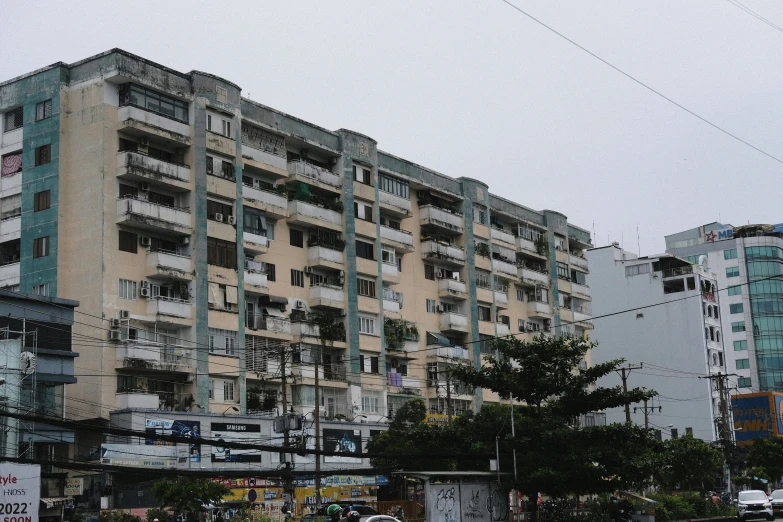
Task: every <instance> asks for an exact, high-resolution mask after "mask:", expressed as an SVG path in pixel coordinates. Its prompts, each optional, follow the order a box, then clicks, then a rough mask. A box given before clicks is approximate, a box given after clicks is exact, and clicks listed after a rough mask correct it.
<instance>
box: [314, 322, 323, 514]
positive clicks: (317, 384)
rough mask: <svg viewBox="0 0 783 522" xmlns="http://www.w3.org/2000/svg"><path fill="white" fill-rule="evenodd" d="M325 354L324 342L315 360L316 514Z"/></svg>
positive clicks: (319, 497) (319, 501)
mask: <svg viewBox="0 0 783 522" xmlns="http://www.w3.org/2000/svg"><path fill="white" fill-rule="evenodd" d="M322 335H323V334H322ZM322 352H323V341H322V342H321V346H320V347H319V348H318V353H317V354H316V356H315V357H314V359H315V512H316V513H318V510H319V509H320V507H321V454H320V452H321V393H320V391H321V390H320V387H321V381H320V379H319V378H318V364H319V363H320V361H321V354H322Z"/></svg>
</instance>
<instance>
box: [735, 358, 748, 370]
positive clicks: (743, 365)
mask: <svg viewBox="0 0 783 522" xmlns="http://www.w3.org/2000/svg"><path fill="white" fill-rule="evenodd" d="M736 362H737V369H738V370H747V369H748V368H750V359H737V361H736Z"/></svg>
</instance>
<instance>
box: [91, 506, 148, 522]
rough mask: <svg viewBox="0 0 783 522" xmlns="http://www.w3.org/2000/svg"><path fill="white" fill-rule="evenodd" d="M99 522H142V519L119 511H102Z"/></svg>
mask: <svg viewBox="0 0 783 522" xmlns="http://www.w3.org/2000/svg"><path fill="white" fill-rule="evenodd" d="M98 520H99V521H100V522H141V518H139V517H137V516H134V515H131V514H130V513H126V512H125V511H120V510H118V509H110V510H108V511H101V512H100V513H99V514H98Z"/></svg>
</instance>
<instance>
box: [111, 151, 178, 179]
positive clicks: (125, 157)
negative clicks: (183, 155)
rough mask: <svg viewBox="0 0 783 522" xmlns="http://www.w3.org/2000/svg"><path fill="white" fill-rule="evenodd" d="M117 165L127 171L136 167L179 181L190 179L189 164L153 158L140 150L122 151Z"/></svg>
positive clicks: (118, 156)
mask: <svg viewBox="0 0 783 522" xmlns="http://www.w3.org/2000/svg"><path fill="white" fill-rule="evenodd" d="M117 165H118V167H119V168H121V169H122V168H124V169H126V171H127V170H131V169H134V168H135V169H140V170H143V171H146V172H149V173H151V174H157V175H159V176H164V177H167V178H171V179H174V180H177V181H183V182H186V183H187V182H189V181H190V166H189V165H186V164H184V163H177V162H174V161H164V160H162V159H158V158H153V157H152V156H149V155H147V154H145V153H143V152H139V151H133V150H127V151H120V152H119V153H118V155H117Z"/></svg>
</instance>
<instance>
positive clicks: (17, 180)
mask: <svg viewBox="0 0 783 522" xmlns="http://www.w3.org/2000/svg"><path fill="white" fill-rule="evenodd" d="M21 193H22V170H21V167H20V170H19V171H17V172H16V173H15V174H9V175H7V176H2V177H0V197H4V198H5V197H8V196H13V195H14V194H21Z"/></svg>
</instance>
